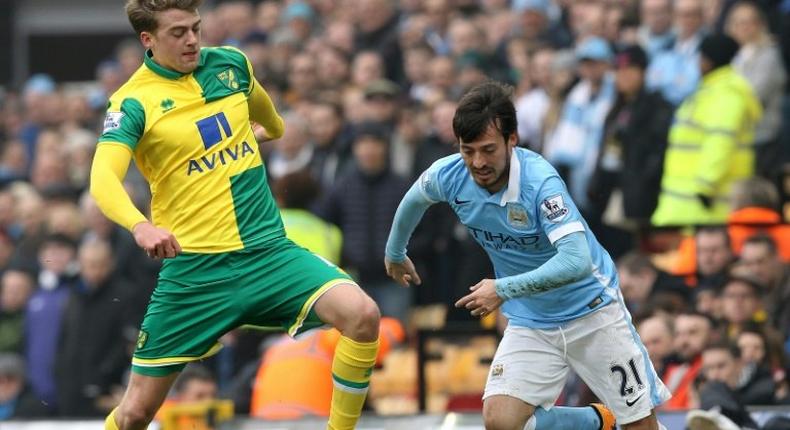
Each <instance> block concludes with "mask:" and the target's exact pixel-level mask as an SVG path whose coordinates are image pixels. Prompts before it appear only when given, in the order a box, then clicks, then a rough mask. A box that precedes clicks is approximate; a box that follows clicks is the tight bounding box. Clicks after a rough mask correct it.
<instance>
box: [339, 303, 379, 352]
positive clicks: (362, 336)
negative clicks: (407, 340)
mask: <svg viewBox="0 0 790 430" xmlns="http://www.w3.org/2000/svg"><path fill="white" fill-rule="evenodd" d="M380 319H381V314H380V313H379V307H378V306H377V305H376V302H374V301H373V299H371V298H370V297H368V296H367V295H363V296H362V299H361V300H360V303H359V305H358V306H357V309H355V310H354V311H353V312H349V313H348V314H347V315H346V318H345V321H344V322H343V323H342V327H338V329H339V330H340V331H341V332H342V333H343V335H344V336H346V337H349V338H351V339H353V340H356V341H358V342H372V341H374V340H376V339H377V338H378V337H379V320H380Z"/></svg>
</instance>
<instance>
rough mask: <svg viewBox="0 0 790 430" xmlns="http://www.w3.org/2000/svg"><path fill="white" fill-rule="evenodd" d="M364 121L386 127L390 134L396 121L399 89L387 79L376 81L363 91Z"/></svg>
mask: <svg viewBox="0 0 790 430" xmlns="http://www.w3.org/2000/svg"><path fill="white" fill-rule="evenodd" d="M362 94H363V97H364V100H365V109H364V111H363V116H364V120H366V121H370V122H375V123H381V124H384V125H386V127H387V128H388V129H389V130H388V133H391V132H392V130H393V129H394V128H395V123H396V122H397V119H398V107H399V103H398V99H399V95H400V94H401V88H400V87H399V86H398V85H397V84H396V83H395V82H392V81H390V80H388V79H376V80H374V81H371V82H370V83H369V84H368V85H366V86H365V88H364V90H363V93H362Z"/></svg>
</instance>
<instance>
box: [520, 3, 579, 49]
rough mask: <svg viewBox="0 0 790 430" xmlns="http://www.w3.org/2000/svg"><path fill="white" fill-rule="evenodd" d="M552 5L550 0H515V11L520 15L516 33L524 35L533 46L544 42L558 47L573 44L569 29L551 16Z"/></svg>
mask: <svg viewBox="0 0 790 430" xmlns="http://www.w3.org/2000/svg"><path fill="white" fill-rule="evenodd" d="M552 7H553V5H552V2H551V1H549V0H515V1H514V2H513V11H514V12H515V13H516V14H517V17H518V20H517V21H516V23H515V25H514V28H515V31H516V34H517V35H519V36H521V37H524V38H525V39H526V40H527V41H528V42H529V43H530V44H531V45H532V47H534V46H536V45H543V44H548V45H549V46H551V47H553V48H557V49H559V48H567V47H569V46H571V45H572V39H571V35H570V34H569V32H568V29H566V28H564V27H563V26H561V25H559V23H557V22H556V21H554V20H553V19H552V18H551V17H550V16H549V15H550V14H551V13H552V10H551V9H552Z"/></svg>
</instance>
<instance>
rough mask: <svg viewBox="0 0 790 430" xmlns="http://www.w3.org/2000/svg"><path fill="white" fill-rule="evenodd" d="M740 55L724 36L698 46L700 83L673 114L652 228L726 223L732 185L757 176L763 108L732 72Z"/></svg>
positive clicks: (736, 46) (747, 85)
mask: <svg viewBox="0 0 790 430" xmlns="http://www.w3.org/2000/svg"><path fill="white" fill-rule="evenodd" d="M684 1H685V0H684ZM737 50H738V43H737V42H735V41H734V40H733V39H732V38H731V37H729V36H726V35H715V36H708V37H706V38H705V39H704V40H703V41H702V43H701V44H700V52H701V57H700V62H699V67H700V72H701V74H702V77H703V78H702V83H701V85H700V87H699V89H697V91H696V92H695V93H694V94H693V95H692V96H691V97H689V98H688V99H687V100H686V102H684V104H683V105H681V106H680V107H679V108H678V110H677V112H676V113H675V118H674V123H673V126H672V128H671V130H670V136H669V148H668V149H667V153H666V160H665V162H664V175H663V177H662V180H661V194H660V195H659V199H658V207H657V208H656V211H655V213H654V214H653V218H652V222H653V224H654V225H657V226H666V225H671V226H687V225H695V224H716V223H723V222H724V221H726V219H727V213H728V210H727V209H728V208H727V204H726V201H725V198H726V197H727V195H728V194H729V192H730V190H731V188H732V185H733V183H735V182H737V181H738V180H740V179H745V178H749V177H751V176H752V175H753V172H754V169H753V167H754V166H753V162H754V154H753V148H752V143H753V142H754V125H755V124H756V123H757V121H759V119H760V117H761V115H762V108H761V106H760V102H759V101H758V100H757V98H756V97H755V96H754V93H753V92H752V89H751V87H750V85H749V83H748V82H746V80H745V79H744V78H742V77H740V76H739V75H738V74H737V73H736V72H735V71H734V70H733V69H732V66H730V62H731V61H732V59H733V57H734V56H735V54H736V53H737Z"/></svg>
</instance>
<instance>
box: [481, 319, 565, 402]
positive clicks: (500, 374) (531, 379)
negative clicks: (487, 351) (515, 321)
mask: <svg viewBox="0 0 790 430" xmlns="http://www.w3.org/2000/svg"><path fill="white" fill-rule="evenodd" d="M558 342H561V340H560V334H559V332H557V333H554V331H553V330H552V331H548V330H534V329H529V328H525V327H516V326H513V325H509V326H508V327H507V329H505V335H504V336H503V337H502V341H501V342H500V343H499V346H498V347H497V351H496V355H495V356H494V361H493V362H492V363H491V370H490V371H489V373H488V381H487V382H486V388H485V394H484V395H483V398H484V399H488V398H489V397H492V396H508V397H513V398H516V399H519V400H521V401H523V402H524V403H527V404H530V405H534V406H542V407H544V408H550V407H551V406H552V405H554V402H555V401H556V400H557V397H559V395H560V392H561V391H562V387H563V384H564V383H565V379H566V378H567V376H568V365H567V364H566V361H565V357H564V352H563V349H562V348H561V347H559V346H558Z"/></svg>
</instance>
